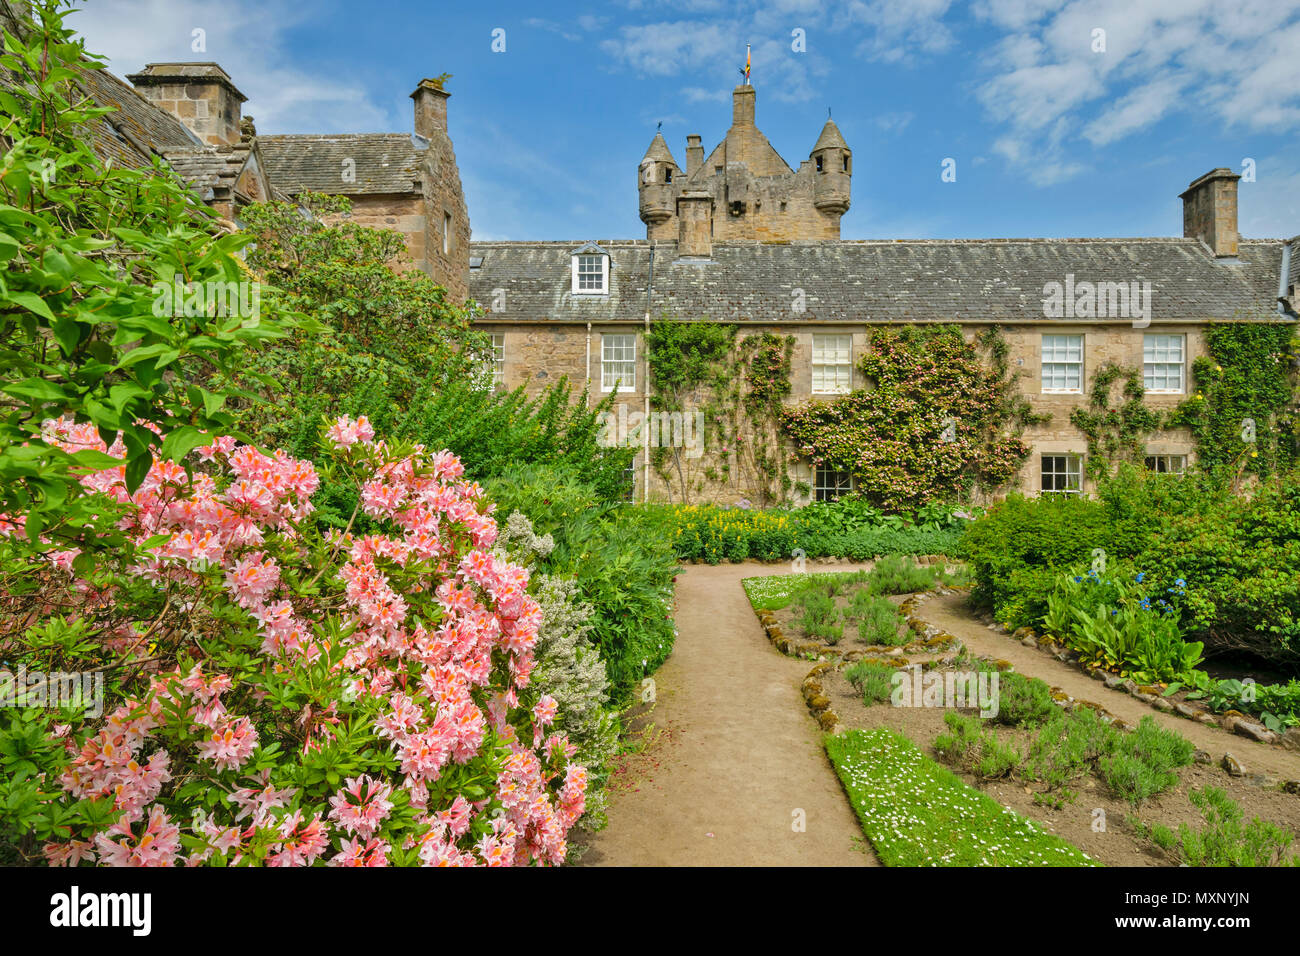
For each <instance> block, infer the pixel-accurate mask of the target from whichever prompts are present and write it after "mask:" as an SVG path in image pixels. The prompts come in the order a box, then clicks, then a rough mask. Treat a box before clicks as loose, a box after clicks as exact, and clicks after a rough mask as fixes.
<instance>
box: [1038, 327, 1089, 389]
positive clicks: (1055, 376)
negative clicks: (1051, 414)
mask: <svg viewBox="0 0 1300 956" xmlns="http://www.w3.org/2000/svg"><path fill="white" fill-rule="evenodd" d="M1043 391H1044V392H1082V391H1083V336H1082V335H1059V334H1050V335H1048V334H1045V335H1044V336H1043Z"/></svg>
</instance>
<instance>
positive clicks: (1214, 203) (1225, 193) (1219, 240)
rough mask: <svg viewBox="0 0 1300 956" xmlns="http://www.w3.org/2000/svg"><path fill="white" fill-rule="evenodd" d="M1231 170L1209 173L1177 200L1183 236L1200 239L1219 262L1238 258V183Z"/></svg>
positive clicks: (1220, 169) (1215, 170)
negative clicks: (1181, 213)
mask: <svg viewBox="0 0 1300 956" xmlns="http://www.w3.org/2000/svg"><path fill="white" fill-rule="evenodd" d="M1239 179H1241V177H1240V176H1239V175H1237V174H1236V173H1234V172H1233V171H1232V170H1231V169H1225V168H1222V167H1221V168H1219V169H1212V170H1210V171H1209V172H1208V173H1206V174H1205V175H1204V176H1202V177H1201V178H1200V179H1197V180H1194V181H1193V182H1192V184H1191V185H1190V186H1188V187H1187V189H1186V190H1185V191H1184V192H1183V193H1182V194H1181V195H1180V196H1179V198H1180V199H1182V201H1183V236H1184V237H1186V238H1188V239H1200V240H1201V241H1202V242H1204V243H1205V244H1206V245H1207V246H1209V247H1210V251H1212V252H1213V253H1214V255H1215V256H1217V257H1219V258H1221V259H1222V258H1228V257H1231V256H1235V255H1236V254H1237V240H1238V239H1240V238H1241V237H1240V235H1239V234H1238V233H1237V180H1239Z"/></svg>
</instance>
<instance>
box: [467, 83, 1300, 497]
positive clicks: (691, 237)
mask: <svg viewBox="0 0 1300 956" xmlns="http://www.w3.org/2000/svg"><path fill="white" fill-rule="evenodd" d="M687 143H688V145H687V151H686V169H685V171H683V170H682V169H681V168H680V167H679V166H678V165H677V163H676V161H675V160H674V159H673V157H672V154H671V152H670V151H669V149H668V146H667V144H666V143H665V142H664V140H663V137H662V136H660V135H656V136H655V137H654V139H653V141H652V142H651V144H650V148H649V149H648V150H647V152H646V155H645V157H644V158H643V159H642V161H641V163H640V165H639V167H638V191H639V195H640V212H641V218H642V219H643V221H645V223H646V238H645V239H630V240H629V239H614V240H599V241H595V242H584V241H568V242H476V243H473V244H472V246H471V260H470V262H471V264H470V292H471V294H472V295H473V297H474V298H475V299H476V300H477V301H478V302H479V303H481V304H482V305H483V306H484V308H485V310H486V311H485V314H484V315H483V316H482V318H481V319H480V320H479V326H480V327H481V328H482V329H484V330H485V331H488V332H490V333H491V334H492V336H493V342H494V347H495V356H494V358H495V370H496V377H497V379H498V381H500V382H501V383H502V384H503V385H504V386H505V387H511V388H513V387H515V386H518V385H524V386H525V387H526V388H527V389H528V390H529V391H530V392H537V391H540V390H541V389H543V388H545V387H546V386H548V385H550V384H552V383H553V382H555V381H557V380H558V379H559V378H560V377H561V376H567V377H568V379H569V380H570V381H571V382H574V383H576V384H577V385H578V386H579V387H581V386H582V385H584V384H587V385H588V386H589V388H590V393H591V400H593V401H594V400H598V399H599V398H601V397H602V396H604V395H608V394H610V393H611V392H612V393H613V394H614V395H615V397H616V401H617V402H618V403H620V404H621V405H623V406H624V407H625V408H626V409H627V411H628V412H635V411H640V412H642V413H643V414H644V412H646V411H648V410H649V408H650V396H649V395H648V394H647V391H646V388H647V382H648V374H647V372H648V368H647V361H646V347H645V341H646V340H645V333H646V330H647V327H648V324H649V322H650V321H651V320H658V319H660V318H664V317H667V318H671V319H676V320H682V321H700V322H725V323H735V324H736V325H737V326H738V327H739V328H740V332H741V335H746V334H750V333H758V332H763V331H772V332H777V333H780V334H782V335H792V336H794V339H795V347H794V357H793V365H792V385H793V395H792V397H791V399H790V400H791V401H792V402H803V401H806V400H808V399H810V398H826V399H830V398H833V397H834V396H835V395H839V394H844V393H845V392H847V391H849V390H850V389H853V388H859V387H862V386H863V385H864V384H865V383H863V382H862V381H861V380H860V373H859V372H858V371H857V369H856V368H855V366H856V364H857V360H858V359H859V358H860V356H861V354H862V351H863V350H864V349H865V348H867V346H868V342H869V333H870V330H871V329H873V328H876V327H879V326H882V325H896V324H906V323H957V324H959V325H960V326H961V327H962V328H963V330H964V333H965V334H966V336H967V337H968V338H972V337H973V336H974V335H975V334H976V333H977V332H978V330H979V329H980V328H981V327H983V326H987V325H990V324H996V325H998V326H999V327H1000V328H1001V329H1002V331H1003V334H1004V337H1005V340H1006V342H1007V345H1008V346H1009V351H1010V362H1011V366H1012V368H1013V370H1014V371H1015V372H1017V373H1018V375H1019V381H1020V385H1021V388H1022V391H1023V393H1024V395H1025V396H1026V397H1027V398H1028V400H1029V402H1030V404H1031V406H1032V407H1033V408H1034V410H1035V411H1039V412H1048V413H1051V416H1052V417H1051V421H1050V423H1048V424H1045V425H1041V426H1034V427H1031V428H1029V429H1028V430H1027V431H1026V433H1025V436H1024V437H1025V438H1026V440H1027V441H1028V442H1029V443H1030V445H1031V446H1032V455H1031V457H1030V458H1029V459H1028V461H1027V462H1026V464H1025V466H1024V468H1023V469H1022V472H1021V475H1020V479H1019V486H1020V488H1021V489H1023V490H1024V491H1026V492H1029V493H1039V492H1042V491H1065V492H1078V491H1086V490H1088V487H1089V485H1088V480H1087V478H1086V474H1085V467H1084V465H1085V461H1084V459H1085V457H1086V454H1087V441H1086V439H1085V437H1084V436H1083V435H1082V434H1081V433H1080V432H1079V431H1078V430H1077V429H1076V428H1075V427H1074V426H1073V425H1072V424H1071V423H1070V413H1071V411H1073V410H1074V409H1075V408H1079V407H1084V406H1086V405H1087V403H1088V392H1089V387H1090V384H1091V380H1092V376H1093V374H1094V373H1095V371H1096V370H1097V369H1098V368H1099V367H1101V366H1102V365H1103V364H1104V363H1106V362H1108V361H1110V362H1115V363H1117V364H1119V365H1122V366H1126V367H1130V368H1137V369H1141V370H1142V372H1143V378H1144V384H1145V386H1146V389H1147V402H1148V404H1150V405H1151V406H1153V407H1156V408H1164V407H1171V406H1173V405H1175V404H1177V403H1178V402H1180V401H1182V400H1183V399H1184V398H1186V397H1187V395H1188V389H1189V384H1190V370H1191V364H1192V362H1193V361H1194V360H1195V359H1196V358H1197V356H1199V355H1201V354H1203V353H1204V343H1203V332H1204V329H1205V328H1206V326H1207V325H1208V324H1210V323H1214V322H1225V321H1241V320H1250V321H1266V322H1267V321H1294V320H1295V314H1294V312H1293V311H1291V312H1289V313H1288V311H1287V309H1288V308H1289V306H1288V305H1285V304H1283V305H1280V304H1279V301H1278V297H1279V296H1283V297H1284V298H1287V299H1290V298H1292V297H1293V296H1294V285H1295V282H1296V276H1297V272H1300V254H1298V255H1296V256H1288V257H1287V258H1288V259H1289V262H1290V266H1289V268H1288V269H1287V270H1286V272H1285V273H1284V272H1283V271H1282V268H1283V259H1284V255H1283V252H1284V248H1285V247H1286V246H1287V243H1284V242H1281V241H1277V240H1251V239H1242V238H1240V237H1239V235H1238V233H1237V180H1238V178H1239V177H1238V176H1237V175H1235V174H1234V173H1232V172H1231V171H1230V170H1227V169H1216V170H1213V171H1211V172H1209V173H1207V174H1206V175H1204V176H1202V177H1200V178H1199V179H1197V180H1195V181H1194V182H1193V183H1191V185H1190V186H1189V187H1188V188H1187V189H1186V190H1185V191H1184V192H1183V193H1182V199H1183V203H1184V223H1183V234H1182V236H1176V237H1170V238H1136V239H986V240H935V239H929V240H890V239H879V240H862V241H858V240H851V241H850V240H841V239H840V238H839V217H840V215H842V214H843V212H844V211H845V210H846V209H847V208H848V204H849V177H850V176H851V173H852V166H851V163H852V159H851V154H850V151H849V149H848V147H847V145H846V144H845V141H844V139H843V137H842V136H841V135H840V132H839V130H838V129H837V128H836V127H835V125H834V124H833V123H831V122H827V124H826V126H825V128H824V129H823V130H822V134H821V137H820V138H819V139H818V140H817V144H816V146H815V147H814V148H813V150H812V152H811V154H810V157H809V160H807V161H805V162H802V163H801V164H800V165H799V169H798V170H797V171H791V170H790V168H789V166H788V165H786V164H785V163H784V161H782V160H781V158H780V157H779V156H778V155H777V154H776V152H775V150H773V149H772V147H771V145H770V144H769V143H768V142H767V140H766V138H764V137H763V135H762V133H760V132H759V131H758V129H757V128H756V127H755V125H754V90H753V87H749V86H744V87H740V88H738V89H737V90H736V91H735V93H734V95H733V116H732V126H731V129H730V130H728V132H727V134H726V138H725V139H724V140H723V142H722V143H720V144H719V145H718V146H717V147H716V148H715V149H714V150H713V152H712V153H711V154H710V155H709V158H708V159H707V160H705V159H704V154H703V148H702V146H701V144H700V137H698V136H691V137H689V138H688V141H687ZM1297 238H1300V237H1297ZM1292 244H1293V245H1296V246H1300V243H1297V242H1296V241H1295V240H1292ZM1297 252H1298V253H1300V249H1297ZM1053 283H1056V284H1057V286H1053V285H1052V284H1053ZM1049 290H1058V291H1057V292H1055V293H1049ZM1085 290H1086V294H1085ZM1067 300H1068V301H1067ZM1058 306H1059V307H1058ZM649 439H650V435H649V433H648V430H647V432H646V434H645V435H644V439H643V440H642V443H641V445H640V447H639V452H638V460H637V466H636V469H635V480H636V496H637V498H638V499H640V498H643V497H649V498H655V497H658V496H663V495H666V494H667V493H668V492H669V489H668V488H667V487H666V486H665V484H664V483H663V482H662V481H661V480H660V479H659V478H658V476H657V475H656V474H655V473H654V471H653V470H652V469H651V468H650V467H648V451H649V447H648V445H647V444H646V442H648V441H649ZM1194 455H1195V448H1194V445H1193V442H1192V440H1191V436H1190V435H1189V434H1187V433H1186V432H1179V431H1171V432H1162V433H1159V434H1157V435H1153V436H1151V437H1150V439H1149V441H1148V443H1147V445H1146V456H1145V460H1146V463H1147V465H1148V467H1150V468H1152V469H1155V470H1160V471H1178V470H1181V469H1183V468H1185V467H1187V465H1188V464H1189V463H1190V462H1191V461H1192V460H1193V459H1194ZM794 477H795V478H796V479H797V480H801V481H802V482H805V483H806V484H807V485H808V486H809V488H810V493H809V494H810V496H811V497H817V498H826V497H834V496H835V495H836V494H837V493H839V492H840V491H842V489H843V488H844V487H845V485H846V484H847V478H846V476H844V475H842V474H837V473H835V472H833V471H829V470H827V469H823V468H813V467H812V466H811V465H810V464H809V463H808V462H802V463H799V464H798V465H797V466H796V469H795V472H794ZM743 494H744V489H742V488H738V487H735V486H734V484H733V485H728V484H726V483H719V484H718V485H717V486H716V487H714V488H713V489H712V492H711V493H710V494H708V495H705V496H704V497H705V498H706V499H707V498H712V500H717V501H724V502H726V501H734V500H737V499H738V498H740V497H741V496H742V495H743Z"/></svg>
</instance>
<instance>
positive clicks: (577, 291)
mask: <svg viewBox="0 0 1300 956" xmlns="http://www.w3.org/2000/svg"><path fill="white" fill-rule="evenodd" d="M608 293H609V256H603V255H600V254H599V253H585V252H584V253H582V254H580V255H576V256H574V257H573V294H574V295H607V294H608Z"/></svg>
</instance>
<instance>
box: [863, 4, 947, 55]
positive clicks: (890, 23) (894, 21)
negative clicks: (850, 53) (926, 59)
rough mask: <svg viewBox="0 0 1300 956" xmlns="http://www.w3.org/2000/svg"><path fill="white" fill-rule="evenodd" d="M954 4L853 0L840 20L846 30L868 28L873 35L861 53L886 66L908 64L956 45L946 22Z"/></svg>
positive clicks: (869, 37)
mask: <svg viewBox="0 0 1300 956" xmlns="http://www.w3.org/2000/svg"><path fill="white" fill-rule="evenodd" d="M950 5H951V0H908V2H906V3H898V2H896V0H850V2H849V3H848V4H846V5H845V9H844V11H843V13H842V14H841V15H840V17H839V18H838V19H839V20H840V21H841V22H842V23H843V24H845V25H847V26H850V27H851V26H855V25H856V26H865V27H867V28H868V29H869V30H870V31H871V35H870V36H868V37H867V38H866V39H864V40H863V41H862V42H861V43H860V44H859V46H858V52H859V54H860V55H863V56H865V57H867V58H868V59H871V60H878V61H880V62H883V63H907V62H911V61H912V60H913V59H915V58H916V55H917V54H923V55H933V54H936V53H942V52H944V51H945V50H948V49H950V48H951V47H952V46H953V44H954V43H955V42H956V38H955V37H954V36H953V34H952V31H951V30H949V28H948V26H947V24H945V23H944V22H943V19H944V16H945V14H947V12H948V7H949V6H950Z"/></svg>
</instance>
